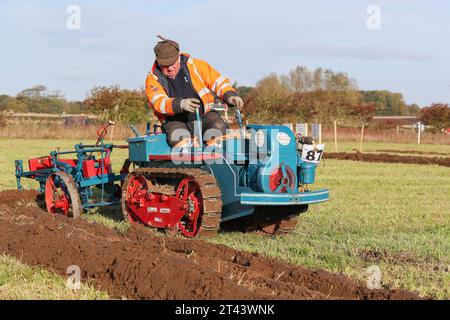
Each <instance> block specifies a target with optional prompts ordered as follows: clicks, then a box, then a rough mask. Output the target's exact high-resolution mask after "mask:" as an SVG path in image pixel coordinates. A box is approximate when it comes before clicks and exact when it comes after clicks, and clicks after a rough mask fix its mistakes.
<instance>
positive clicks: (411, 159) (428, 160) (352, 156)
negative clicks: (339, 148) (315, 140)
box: [324, 151, 450, 167]
mask: <svg viewBox="0 0 450 320" xmlns="http://www.w3.org/2000/svg"><path fill="white" fill-rule="evenodd" d="M324 157H325V158H326V159H338V160H353V161H365V162H387V163H408V164H437V165H440V166H445V167H450V158H442V157H419V156H399V155H393V154H387V153H380V154H374V153H361V152H359V151H357V152H355V153H347V152H327V153H325V154H324Z"/></svg>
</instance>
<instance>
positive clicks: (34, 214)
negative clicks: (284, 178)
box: [0, 191, 419, 299]
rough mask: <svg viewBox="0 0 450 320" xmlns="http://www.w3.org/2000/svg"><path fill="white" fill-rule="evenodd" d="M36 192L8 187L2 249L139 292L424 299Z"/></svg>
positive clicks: (0, 228)
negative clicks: (119, 223)
mask: <svg viewBox="0 0 450 320" xmlns="http://www.w3.org/2000/svg"><path fill="white" fill-rule="evenodd" d="M36 196H37V194H36V193H35V192H29V191H22V192H17V191H4V192H0V252H1V253H6V254H8V255H12V256H15V257H17V258H18V259H20V260H21V261H22V262H24V263H27V264H29V265H32V266H36V265H38V266H43V267H45V268H48V269H50V270H53V271H55V272H56V273H58V274H60V275H61V276H67V274H66V271H67V267H68V266H70V265H78V266H80V268H81V272H82V281H84V282H88V283H90V284H92V285H93V286H95V287H96V288H99V289H102V290H106V291H107V292H109V294H110V296H112V297H114V298H123V297H125V298H131V299H418V298H419V297H418V296H416V295H414V294H412V293H408V292H405V291H401V290H387V289H379V290H369V289H367V288H366V287H365V286H364V284H362V283H358V282H356V281H353V280H351V279H348V278H345V277H341V276H338V275H334V274H330V273H328V272H326V271H322V270H319V271H310V270H307V269H305V268H303V267H301V266H298V265H293V264H288V263H285V262H281V261H278V260H275V259H270V258H267V257H264V256H262V255H260V254H257V253H247V252H241V251H237V250H234V249H231V248H228V247H226V246H223V245H215V244H211V243H207V242H205V241H202V240H187V239H182V238H163V237H156V236H154V235H153V234H152V233H151V232H149V230H148V229H147V228H145V227H142V226H133V227H132V228H131V229H130V231H129V232H128V234H126V235H121V234H118V233H117V232H115V231H114V230H112V229H109V228H107V227H104V226H102V225H99V224H95V223H88V222H86V221H84V220H71V219H67V218H65V217H62V216H58V217H53V216H51V215H50V214H48V213H46V212H45V211H43V210H42V209H40V208H39V207H38V206H37V204H36Z"/></svg>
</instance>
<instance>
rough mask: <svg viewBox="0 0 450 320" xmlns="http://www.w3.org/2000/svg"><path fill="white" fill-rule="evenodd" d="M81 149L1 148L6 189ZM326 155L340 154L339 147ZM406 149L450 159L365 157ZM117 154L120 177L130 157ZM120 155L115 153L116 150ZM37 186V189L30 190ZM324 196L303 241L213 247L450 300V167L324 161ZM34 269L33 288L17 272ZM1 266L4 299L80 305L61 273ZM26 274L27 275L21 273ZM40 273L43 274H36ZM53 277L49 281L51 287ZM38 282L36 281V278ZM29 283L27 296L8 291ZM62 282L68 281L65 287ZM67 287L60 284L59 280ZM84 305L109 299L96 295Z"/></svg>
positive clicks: (255, 239)
mask: <svg viewBox="0 0 450 320" xmlns="http://www.w3.org/2000/svg"><path fill="white" fill-rule="evenodd" d="M76 142H77V141H68V140H19V139H17V140H1V139H0V170H1V171H0V190H5V189H12V188H15V178H14V165H13V160H14V159H17V158H23V159H28V158H30V157H35V156H40V155H46V154H48V151H49V150H50V149H56V148H57V147H60V148H61V150H63V149H71V148H72V147H73V145H74V144H75V143H76ZM358 147H359V144H358V143H340V144H339V150H338V151H347V152H348V151H352V150H353V149H356V148H358ZM327 149H328V150H330V149H332V145H331V143H330V144H328V145H327ZM377 149H398V150H419V151H433V152H441V153H450V146H449V145H445V146H440V145H419V146H417V145H413V144H408V145H407V144H386V143H382V144H378V143H367V144H365V145H364V150H377ZM116 151H119V152H118V153H116V154H115V155H113V161H115V169H118V168H119V167H120V164H121V162H122V161H123V158H124V157H125V156H126V152H124V151H123V150H116ZM116 151H114V152H116ZM26 186H27V187H29V188H31V187H33V188H35V187H36V185H35V184H34V185H33V184H29V183H27V184H26ZM314 187H315V188H322V187H326V188H329V189H330V194H331V200H330V201H329V202H327V203H323V204H319V205H313V206H311V207H310V210H309V211H308V212H307V213H305V214H304V215H303V216H301V217H300V219H299V225H298V227H297V230H296V232H295V233H294V234H292V235H289V236H286V237H274V238H273V237H267V236H261V235H258V234H244V233H237V232H235V233H220V234H219V235H218V236H216V237H214V238H213V239H211V240H209V241H211V242H213V243H221V244H225V245H228V246H231V247H233V248H236V249H240V250H246V251H257V252H260V253H262V254H265V255H268V256H271V257H277V258H280V259H283V260H286V261H289V262H293V263H296V264H301V265H303V266H305V267H307V268H311V269H319V268H322V269H326V270H329V271H331V272H335V273H339V274H342V275H345V276H349V277H352V278H356V279H359V280H361V281H364V282H365V281H366V279H367V277H368V273H367V268H368V267H370V266H373V265H376V266H378V267H379V268H380V270H381V272H382V278H381V283H382V285H383V286H386V287H391V288H403V289H406V290H410V291H413V292H416V293H418V294H421V295H424V296H430V297H433V298H438V299H450V247H449V244H450V169H449V168H448V167H441V166H425V165H407V164H385V163H362V162H353V161H338V160H325V161H324V162H322V163H321V165H320V167H319V169H318V183H317V184H316V185H315V186H314ZM111 214H112V215H114V216H115V218H114V219H113V218H111V217H105V216H100V215H99V214H98V213H97V212H96V211H91V212H89V213H88V214H86V216H85V218H86V219H89V220H94V221H97V222H99V223H103V224H106V225H108V226H110V227H114V228H117V229H118V230H119V231H123V230H125V229H126V227H127V224H126V223H125V222H117V217H118V216H120V213H118V212H112V213H111ZM21 268H24V269H23V270H27V271H26V274H28V276H27V279H28V280H21V279H22V278H20V277H17V276H16V271H15V270H22V269H21ZM30 270H31V269H30V268H29V267H26V266H23V265H20V263H19V262H18V261H14V263H11V262H10V261H9V260H8V259H7V258H6V257H3V258H2V259H0V289H1V291H0V298H3V299H5V298H45V297H51V298H60V299H65V298H73V296H71V295H67V293H65V292H64V290H61V287H60V285H58V284H57V280H49V279H50V278H52V279H55V277H56V276H55V275H52V274H50V273H49V274H46V273H45V272H43V271H42V270H39V269H33V270H34V271H30ZM17 272H19V271H17ZM34 275H36V276H34ZM47 278H48V279H47ZM30 279H32V280H30ZM17 281H28V282H31V283H32V285H31V286H28V287H27V290H26V291H25V293H24V294H19V293H18V291H17V290H11V291H8V290H5V289H2V288H4V287H5V286H6V288H8V286H11V287H14V286H17ZM61 281H62V283H63V282H64V280H61ZM60 283H61V282H60ZM89 290H92V289H89V288H88V292H87V293H86V294H85V295H84V296H83V297H85V298H92V299H94V298H99V297H100V298H103V297H106V295H104V294H102V293H94V291H89Z"/></svg>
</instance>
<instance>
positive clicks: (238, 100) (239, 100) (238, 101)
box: [227, 96, 244, 110]
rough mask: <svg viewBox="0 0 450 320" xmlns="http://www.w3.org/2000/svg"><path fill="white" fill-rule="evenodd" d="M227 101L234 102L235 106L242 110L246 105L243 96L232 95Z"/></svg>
mask: <svg viewBox="0 0 450 320" xmlns="http://www.w3.org/2000/svg"><path fill="white" fill-rule="evenodd" d="M227 103H228V104H232V105H233V106H235V107H236V108H238V109H239V110H241V109H242V107H243V106H244V100H242V98H241V97H239V96H231V97H229V98H228V100H227Z"/></svg>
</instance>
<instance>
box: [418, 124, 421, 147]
mask: <svg viewBox="0 0 450 320" xmlns="http://www.w3.org/2000/svg"><path fill="white" fill-rule="evenodd" d="M421 126H422V124H421V123H420V122H417V144H420V131H422V130H420V129H421Z"/></svg>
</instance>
